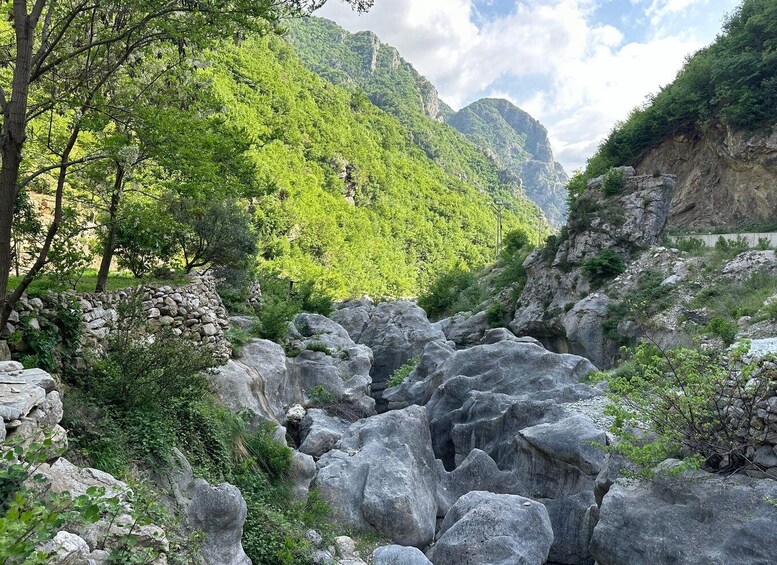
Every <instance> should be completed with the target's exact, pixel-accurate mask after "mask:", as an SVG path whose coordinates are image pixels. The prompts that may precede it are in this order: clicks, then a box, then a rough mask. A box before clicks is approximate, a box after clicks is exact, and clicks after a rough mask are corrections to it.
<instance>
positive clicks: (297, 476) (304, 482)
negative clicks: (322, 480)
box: [289, 451, 316, 502]
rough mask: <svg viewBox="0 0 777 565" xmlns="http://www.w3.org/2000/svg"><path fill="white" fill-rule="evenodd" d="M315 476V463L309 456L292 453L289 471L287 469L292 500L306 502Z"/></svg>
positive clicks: (297, 452)
mask: <svg viewBox="0 0 777 565" xmlns="http://www.w3.org/2000/svg"><path fill="white" fill-rule="evenodd" d="M315 475H316V462H315V460H314V459H313V458H312V457H311V456H310V455H306V454H304V453H300V452H299V451H293V452H292V458H291V469H289V481H290V482H291V486H292V489H291V496H292V498H294V500H299V501H302V502H304V501H306V500H307V499H308V491H309V490H310V483H311V482H313V477H315Z"/></svg>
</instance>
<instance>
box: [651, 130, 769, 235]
mask: <svg viewBox="0 0 777 565" xmlns="http://www.w3.org/2000/svg"><path fill="white" fill-rule="evenodd" d="M636 169H637V171H638V172H639V173H642V174H652V173H654V172H655V171H659V172H665V171H671V172H672V173H673V174H675V175H676V176H677V189H676V192H675V196H674V199H673V200H672V207H671V212H670V217H669V228H670V229H678V228H679V229H682V228H716V227H737V228H747V227H749V226H753V225H758V224H772V223H774V222H775V221H777V128H773V129H772V130H771V131H770V132H766V133H758V134H755V135H753V134H746V133H743V132H736V131H732V130H731V129H730V128H728V127H726V126H722V125H718V126H715V127H710V128H704V129H702V128H694V129H693V130H692V131H691V132H689V133H687V134H684V135H678V136H675V137H673V138H670V139H667V140H665V141H663V142H662V143H660V144H659V145H658V146H656V147H655V148H653V149H650V150H649V151H648V152H646V153H645V154H644V155H643V156H642V157H641V158H640V159H639V161H638V162H637V164H636Z"/></svg>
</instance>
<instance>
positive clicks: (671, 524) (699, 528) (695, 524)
mask: <svg viewBox="0 0 777 565" xmlns="http://www.w3.org/2000/svg"><path fill="white" fill-rule="evenodd" d="M776 498H777V482H775V481H773V480H770V479H761V480H756V479H750V478H748V477H743V476H736V475H734V476H731V477H725V478H724V477H720V476H716V475H711V474H707V473H703V472H692V473H686V474H684V475H682V476H680V477H674V476H665V475H658V476H657V477H656V478H654V480H652V481H644V482H643V481H635V480H629V479H618V480H617V481H615V483H614V484H613V485H612V486H611V487H610V490H609V492H608V493H607V494H606V495H605V496H604V500H603V502H602V506H601V509H600V514H599V521H598V523H597V524H596V527H595V528H594V534H593V538H592V540H591V548H590V549H591V553H592V555H593V556H594V558H595V559H596V561H597V562H598V563H600V564H601V565H615V564H621V563H629V564H633V565H640V564H653V563H676V564H678V565H683V564H686V565H691V564H696V563H711V564H721V565H723V564H726V565H738V564H741V565H766V564H770V563H774V548H775V547H777V526H776V524H777V506H775V505H774V503H773V502H772V501H773V500H775V499H776Z"/></svg>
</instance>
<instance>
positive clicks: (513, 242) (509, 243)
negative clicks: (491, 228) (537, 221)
mask: <svg viewBox="0 0 777 565" xmlns="http://www.w3.org/2000/svg"><path fill="white" fill-rule="evenodd" d="M527 245H529V234H527V233H526V232H525V231H524V230H512V231H510V232H508V233H507V234H506V235H505V237H504V253H505V255H507V256H508V257H510V256H512V255H514V254H515V253H516V252H518V251H520V250H521V249H523V248H524V247H526V246H527Z"/></svg>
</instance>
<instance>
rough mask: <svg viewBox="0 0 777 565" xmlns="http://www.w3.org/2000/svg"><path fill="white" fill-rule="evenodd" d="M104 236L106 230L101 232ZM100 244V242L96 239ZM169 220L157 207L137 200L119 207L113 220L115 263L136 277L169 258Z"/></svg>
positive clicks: (171, 249)
mask: <svg viewBox="0 0 777 565" xmlns="http://www.w3.org/2000/svg"><path fill="white" fill-rule="evenodd" d="M101 235H102V236H103V237H104V236H105V235H106V232H104V231H103V232H101ZM100 244H101V245H102V244H103V241H102V239H100ZM174 251H175V241H174V239H173V221H172V219H171V218H170V216H168V215H167V214H164V213H163V212H162V211H161V210H159V207H158V206H156V205H152V204H151V203H149V202H144V201H142V200H139V199H132V200H129V201H128V202H126V203H125V204H124V206H123V207H122V212H121V215H120V217H119V218H118V219H117V222H116V240H115V254H116V258H117V260H118V263H119V266H120V267H121V268H123V269H129V270H130V271H131V272H132V274H133V275H135V277H137V278H141V277H144V276H146V275H147V274H148V273H150V272H152V271H153V270H154V269H155V268H157V267H158V266H159V265H160V264H161V265H166V264H167V263H168V262H169V261H170V259H172V257H173V253H174Z"/></svg>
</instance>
